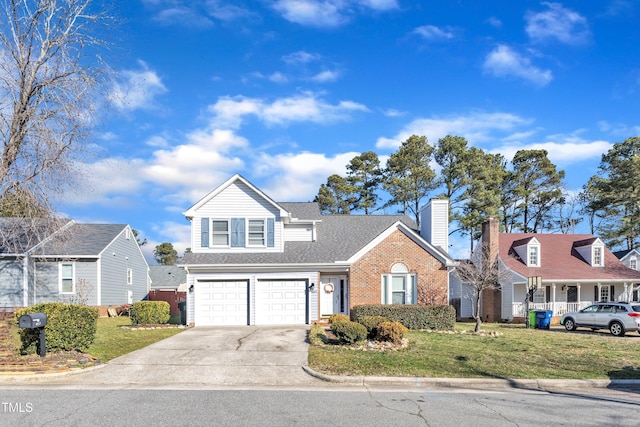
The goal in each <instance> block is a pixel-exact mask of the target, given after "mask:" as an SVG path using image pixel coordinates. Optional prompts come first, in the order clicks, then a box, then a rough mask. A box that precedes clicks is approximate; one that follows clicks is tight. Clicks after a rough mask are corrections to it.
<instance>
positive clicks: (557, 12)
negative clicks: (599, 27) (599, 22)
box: [525, 2, 591, 45]
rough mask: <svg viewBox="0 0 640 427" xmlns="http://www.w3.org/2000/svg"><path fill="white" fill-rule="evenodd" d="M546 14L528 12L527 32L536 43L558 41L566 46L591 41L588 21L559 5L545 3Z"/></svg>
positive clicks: (526, 17)
mask: <svg viewBox="0 0 640 427" xmlns="http://www.w3.org/2000/svg"><path fill="white" fill-rule="evenodd" d="M543 4H544V5H545V6H547V8H548V9H547V10H546V11H544V12H539V13H534V12H531V11H530V12H528V13H527V14H526V16H525V19H526V21H527V27H526V31H527V34H528V35H529V37H530V38H531V39H532V40H534V41H546V40H554V39H555V40H558V41H559V42H562V43H566V44H572V45H576V44H582V43H585V42H586V41H588V40H589V38H590V36H591V32H590V30H589V25H588V22H587V19H586V18H585V17H584V16H582V15H580V14H579V13H577V12H574V11H573V10H571V9H566V8H564V7H562V5H561V4H559V3H549V2H544V3H543Z"/></svg>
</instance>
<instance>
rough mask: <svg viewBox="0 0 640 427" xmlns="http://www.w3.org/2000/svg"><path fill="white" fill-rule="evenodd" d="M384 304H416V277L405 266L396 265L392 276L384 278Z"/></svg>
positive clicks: (384, 276) (387, 275)
mask: <svg viewBox="0 0 640 427" xmlns="http://www.w3.org/2000/svg"><path fill="white" fill-rule="evenodd" d="M382 303H383V304H415V303H416V276H415V275H414V274H409V272H408V269H407V267H406V266H405V265H404V264H395V265H394V266H393V267H392V269H391V274H385V275H383V276H382Z"/></svg>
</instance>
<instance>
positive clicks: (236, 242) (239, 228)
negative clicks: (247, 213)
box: [231, 218, 246, 248]
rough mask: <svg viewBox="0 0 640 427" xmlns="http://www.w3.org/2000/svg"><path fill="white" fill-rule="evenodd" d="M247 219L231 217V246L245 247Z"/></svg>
mask: <svg viewBox="0 0 640 427" xmlns="http://www.w3.org/2000/svg"><path fill="white" fill-rule="evenodd" d="M244 230H245V220H244V218H231V247H232V248H244V246H245V241H246V237H245V232H244Z"/></svg>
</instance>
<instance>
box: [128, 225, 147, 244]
mask: <svg viewBox="0 0 640 427" xmlns="http://www.w3.org/2000/svg"><path fill="white" fill-rule="evenodd" d="M131 232H132V233H133V237H135V238H136V243H138V246H140V247H142V246H144V245H146V244H147V238H146V237H145V238H144V239H142V238H141V237H140V232H139V231H138V230H136V229H135V228H132V229H131Z"/></svg>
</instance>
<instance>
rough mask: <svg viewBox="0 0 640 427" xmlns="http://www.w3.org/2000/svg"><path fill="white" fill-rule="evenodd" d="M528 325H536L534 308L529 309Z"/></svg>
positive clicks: (531, 326) (532, 326)
mask: <svg viewBox="0 0 640 427" xmlns="http://www.w3.org/2000/svg"><path fill="white" fill-rule="evenodd" d="M529 327H530V328H535V327H536V310H529Z"/></svg>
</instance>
